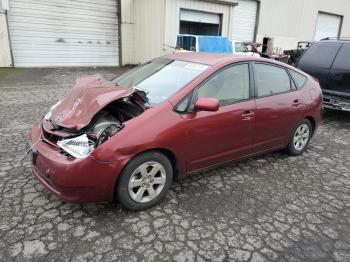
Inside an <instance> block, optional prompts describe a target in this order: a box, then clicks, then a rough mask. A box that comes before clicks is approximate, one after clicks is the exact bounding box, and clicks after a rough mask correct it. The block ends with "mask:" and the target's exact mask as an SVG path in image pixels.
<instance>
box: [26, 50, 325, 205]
mask: <svg viewBox="0 0 350 262" xmlns="http://www.w3.org/2000/svg"><path fill="white" fill-rule="evenodd" d="M321 117H322V95H321V90H320V87H319V84H318V82H317V81H316V80H315V79H313V78H312V77H310V76H309V75H307V74H305V73H303V72H302V71H300V70H298V69H295V68H293V67H290V66H288V65H285V64H281V63H279V62H275V61H272V60H266V59H263V58H257V57H246V56H245V57H239V56H232V55H222V54H205V53H178V54H171V55H168V56H165V57H162V58H158V59H154V60H152V61H150V62H148V63H146V64H144V65H142V66H139V67H137V68H136V69H134V70H132V71H130V72H128V73H126V74H124V75H122V76H121V77H119V78H117V79H115V80H112V81H108V80H104V79H103V78H102V77H101V76H91V77H86V78H82V79H78V80H77V81H76V83H75V85H74V86H73V88H72V89H71V90H70V91H69V92H68V94H67V95H66V97H65V98H64V99H63V100H61V101H59V102H58V103H57V104H56V105H54V106H53V107H52V108H51V109H50V110H49V112H48V113H47V114H46V116H45V117H43V119H41V121H40V122H39V123H37V124H35V125H34V126H33V129H32V132H31V135H30V140H29V141H28V147H29V150H28V151H30V153H31V156H32V170H33V173H34V175H35V176H36V177H37V178H38V179H39V180H40V181H41V182H42V183H43V184H44V185H45V186H46V187H47V188H48V189H49V190H50V191H52V192H53V193H54V194H55V195H57V196H58V197H59V198H61V199H63V200H65V201H67V202H72V203H82V202H104V201H112V200H114V199H118V201H119V202H120V203H121V204H122V205H123V206H124V207H125V208H127V209H130V210H142V209H145V208H149V207H151V206H153V205H155V204H157V203H158V202H159V201H160V200H161V199H162V198H163V197H164V195H165V194H166V192H167V190H168V189H169V187H170V185H171V183H172V181H173V179H174V178H177V177H180V176H185V175H189V174H192V173H198V172H201V171H204V170H207V169H210V168H215V167H217V166H220V165H225V164H227V163H230V162H232V161H236V160H240V159H243V158H247V157H251V156H254V155H257V154H260V153H265V152H268V151H273V150H279V149H285V150H286V151H287V152H288V153H289V154H291V155H294V156H296V155H300V154H301V153H303V151H304V150H305V149H306V148H307V146H308V144H309V141H310V139H311V137H312V135H313V134H314V133H315V131H316V128H317V126H318V125H319V123H320V121H321Z"/></svg>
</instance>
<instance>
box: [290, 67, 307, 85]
mask: <svg viewBox="0 0 350 262" xmlns="http://www.w3.org/2000/svg"><path fill="white" fill-rule="evenodd" d="M289 73H290V75H291V76H292V78H293V81H294V83H295V85H296V87H297V89H301V88H302V87H303V86H304V84H305V82H306V79H307V78H306V76H304V75H302V74H300V73H298V72H295V71H294V70H289Z"/></svg>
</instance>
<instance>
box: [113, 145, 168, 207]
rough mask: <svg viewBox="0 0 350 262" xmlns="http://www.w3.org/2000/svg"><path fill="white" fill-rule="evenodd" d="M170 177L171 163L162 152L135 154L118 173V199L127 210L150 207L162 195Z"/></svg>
mask: <svg viewBox="0 0 350 262" xmlns="http://www.w3.org/2000/svg"><path fill="white" fill-rule="evenodd" d="M172 178H173V168H172V165H171V163H170V161H169V159H168V158H167V157H166V156H164V155H163V154H161V153H159V152H156V151H152V152H146V153H144V154H141V155H139V156H136V157H135V158H133V159H132V160H131V161H130V162H129V163H128V164H127V166H126V167H125V169H124V170H123V172H122V173H121V174H120V178H119V181H118V184H117V188H116V190H117V196H118V200H119V202H120V203H121V204H122V205H123V207H125V208H126V209H129V210H134V211H138V210H143V209H147V208H150V207H152V206H154V205H156V204H157V203H159V201H160V200H161V199H162V198H163V197H164V195H165V194H166V192H167V191H168V189H169V187H170V185H171V181H172Z"/></svg>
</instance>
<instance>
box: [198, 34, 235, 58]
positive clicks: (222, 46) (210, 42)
mask: <svg viewBox="0 0 350 262" xmlns="http://www.w3.org/2000/svg"><path fill="white" fill-rule="evenodd" d="M232 51H233V50H232V42H231V41H230V40H229V39H228V38H227V37H222V36H198V52H206V53H225V54H232Z"/></svg>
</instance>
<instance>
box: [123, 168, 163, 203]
mask: <svg viewBox="0 0 350 262" xmlns="http://www.w3.org/2000/svg"><path fill="white" fill-rule="evenodd" d="M165 182H166V171H165V168H164V167H163V165H162V164H160V163H158V162H154V161H149V162H146V163H143V164H142V165H140V166H139V167H138V168H136V169H135V171H134V172H133V173H132V175H131V176H130V180H129V185H128V189H129V194H130V196H131V198H132V199H133V200H134V201H135V202H138V203H146V202H149V201H151V200H153V199H154V198H156V197H157V196H158V195H159V194H160V193H161V192H162V190H163V188H164V185H165Z"/></svg>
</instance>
